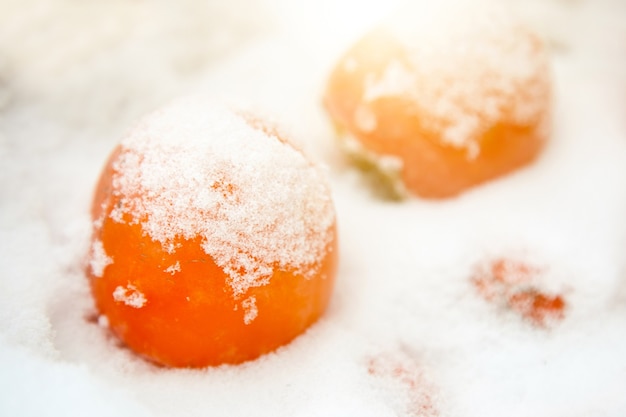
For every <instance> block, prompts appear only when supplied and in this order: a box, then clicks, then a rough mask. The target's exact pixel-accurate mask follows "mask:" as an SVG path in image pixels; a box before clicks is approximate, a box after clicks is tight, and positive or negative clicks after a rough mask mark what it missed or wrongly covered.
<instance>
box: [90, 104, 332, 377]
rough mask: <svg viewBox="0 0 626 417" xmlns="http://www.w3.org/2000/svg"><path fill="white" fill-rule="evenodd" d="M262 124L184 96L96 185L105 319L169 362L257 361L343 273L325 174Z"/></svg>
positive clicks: (94, 279)
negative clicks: (337, 273)
mask: <svg viewBox="0 0 626 417" xmlns="http://www.w3.org/2000/svg"><path fill="white" fill-rule="evenodd" d="M268 126H269V125H268V124H267V123H265V122H263V120H262V119H259V118H253V117H251V116H249V115H246V114H245V113H241V112H237V111H233V110H231V109H230V108H227V107H225V106H221V105H216V104H213V103H210V102H207V101H205V100H202V99H198V98H193V99H182V100H179V101H177V102H175V103H173V104H171V105H170V106H168V107H165V108H164V109H162V110H159V111H157V112H155V113H153V114H152V115H150V116H148V117H147V118H146V119H144V120H143V121H142V122H141V123H140V124H139V125H138V126H137V127H136V128H135V129H134V130H132V131H131V132H130V134H129V135H128V136H127V137H126V138H125V139H124V140H123V141H122V142H121V144H120V145H119V146H118V147H117V148H116V149H115V151H114V152H113V154H112V155H111V157H110V158H109V161H108V162H107V164H106V166H105V168H104V171H103V172H102V175H101V177H100V180H99V183H98V185H97V187H96V192H95V197H94V200H93V205H92V213H91V214H92V217H93V221H94V227H93V235H92V239H91V249H90V251H89V263H88V266H87V272H88V276H89V281H90V284H91V289H92V292H93V295H94V298H95V301H96V307H97V309H98V310H99V312H100V314H102V315H104V316H105V317H106V318H107V319H108V323H109V326H110V328H111V330H112V331H113V333H114V334H116V335H117V336H118V337H119V338H120V339H121V340H122V341H123V342H124V343H125V344H126V345H127V346H129V347H130V348H131V349H132V350H133V351H135V352H137V353H139V354H140V355H143V356H145V357H147V358H149V359H150V360H152V361H154V362H157V363H159V364H163V365H168V366H180V367H202V366H209V365H219V364H223V363H240V362H243V361H246V360H250V359H254V358H256V357H258V356H260V355H262V354H264V353H267V352H270V351H272V350H274V349H276V348H277V347H279V346H281V345H284V344H286V343H288V342H289V341H291V340H292V339H293V338H294V337H296V336H297V335H299V334H301V333H302V332H303V331H304V330H305V329H306V328H307V327H309V326H310V325H311V324H312V323H313V322H315V321H316V320H317V319H318V318H319V317H320V316H321V315H322V314H323V312H324V311H325V309H326V307H327V304H328V302H329V298H330V295H331V291H332V288H333V283H334V278H335V270H336V264H337V237H336V224H335V213H334V208H333V204H332V200H331V195H330V190H329V187H328V184H327V182H326V179H325V177H324V174H323V172H322V171H321V170H320V168H319V167H317V166H316V165H315V164H313V163H312V162H311V161H309V160H308V159H307V158H306V157H305V156H304V155H303V154H302V153H301V152H300V151H299V150H297V149H296V148H294V147H293V146H292V145H291V144H290V143H289V141H288V139H287V138H286V137H283V136H284V135H283V136H281V137H279V135H280V134H279V133H278V131H277V130H276V129H273V128H270V127H268Z"/></svg>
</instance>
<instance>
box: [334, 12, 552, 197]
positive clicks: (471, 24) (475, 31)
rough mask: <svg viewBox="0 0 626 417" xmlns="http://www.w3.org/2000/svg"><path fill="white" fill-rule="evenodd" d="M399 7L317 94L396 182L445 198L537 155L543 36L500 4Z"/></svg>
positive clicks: (542, 125)
mask: <svg viewBox="0 0 626 417" xmlns="http://www.w3.org/2000/svg"><path fill="white" fill-rule="evenodd" d="M446 5H448V6H449V2H442V3H440V4H437V5H430V8H429V7H427V6H424V5H422V6H421V8H418V9H408V10H402V11H401V12H400V13H399V14H398V15H397V16H395V17H393V18H391V19H389V21H388V22H385V23H383V24H381V25H380V26H379V27H377V28H375V29H374V30H372V31H371V32H369V33H368V34H366V35H365V36H364V37H363V38H361V39H360V40H359V41H358V42H356V44H354V45H353V46H352V47H350V48H349V49H348V51H347V52H346V53H345V54H344V55H343V56H342V57H341V58H340V60H339V62H338V63H337V65H336V66H335V67H334V69H333V70H332V72H331V74H330V77H329V80H328V83H327V87H326V90H325V94H324V105H325V107H326V109H327V111H328V113H329V115H330V117H331V119H332V121H333V122H334V123H335V125H336V127H337V130H338V132H339V133H340V136H341V137H342V138H343V139H344V142H343V143H344V145H345V147H346V149H347V150H348V151H349V152H350V153H351V154H353V155H355V156H356V157H357V158H358V159H359V160H361V162H362V161H363V160H365V161H366V162H367V165H368V166H371V165H374V166H375V168H376V169H377V170H378V171H381V172H382V173H383V174H385V175H386V176H387V177H391V178H393V179H394V182H393V185H394V186H395V188H396V191H397V192H398V193H399V194H407V193H410V194H414V195H417V196H422V197H427V198H445V197H451V196H454V195H457V194H459V193H461V192H463V191H464V190H466V189H468V188H470V187H473V186H475V185H477V184H480V183H483V182H485V181H488V180H490V179H494V178H497V177H499V176H501V175H504V174H506V173H508V172H511V171H513V170H515V169H518V168H520V167H522V166H524V165H526V164H528V163H530V162H531V161H533V160H534V159H535V158H536V157H537V155H538V154H539V153H540V151H541V149H542V147H543V146H544V143H545V142H546V139H547V137H548V130H549V121H550V101H551V91H550V90H551V83H550V73H549V72H550V71H549V65H548V59H547V56H546V51H545V48H544V46H543V43H542V42H541V40H540V39H539V38H538V37H537V36H536V35H534V34H533V33H532V32H530V31H529V30H528V29H527V28H526V27H524V25H522V24H521V23H519V22H517V21H516V20H515V19H514V18H513V17H512V16H511V15H509V14H507V13H506V12H505V11H503V10H501V9H499V8H497V7H496V6H485V7H479V4H478V3H475V2H473V3H471V4H470V5H465V4H464V3H459V4H457V3H455V6H454V7H446Z"/></svg>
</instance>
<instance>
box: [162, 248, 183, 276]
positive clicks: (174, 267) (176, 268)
mask: <svg viewBox="0 0 626 417" xmlns="http://www.w3.org/2000/svg"><path fill="white" fill-rule="evenodd" d="M168 252H169V251H168ZM180 271H181V269H180V262H179V261H176V263H175V264H174V265H170V266H168V267H167V268H165V270H164V271H163V272H168V273H170V274H172V275H174V274H176V273H177V272H180Z"/></svg>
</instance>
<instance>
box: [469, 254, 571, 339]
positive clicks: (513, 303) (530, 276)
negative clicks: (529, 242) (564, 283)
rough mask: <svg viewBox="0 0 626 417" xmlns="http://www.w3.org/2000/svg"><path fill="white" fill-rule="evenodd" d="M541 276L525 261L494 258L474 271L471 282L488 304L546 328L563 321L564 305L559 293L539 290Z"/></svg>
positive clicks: (565, 306) (538, 271)
mask: <svg viewBox="0 0 626 417" xmlns="http://www.w3.org/2000/svg"><path fill="white" fill-rule="evenodd" d="M542 273H543V271H542V269H540V268H537V267H534V266H532V265H528V264H527V263H525V262H521V261H515V260H510V259H506V258H498V259H496V260H494V261H492V262H490V263H487V264H486V265H482V266H481V267H479V268H477V269H476V271H475V273H474V275H473V276H472V278H471V281H472V284H473V285H474V287H475V288H476V289H477V290H478V293H479V294H480V295H481V296H482V297H483V298H484V299H485V300H487V301H488V302H490V303H493V304H497V305H499V306H501V307H504V308H506V309H508V310H511V311H514V312H516V313H517V314H519V315H520V316H521V317H522V318H523V319H524V320H526V321H529V322H530V323H532V324H534V325H536V326H539V327H546V326H548V325H549V324H551V323H554V322H557V321H560V320H562V319H563V318H565V310H566V308H567V303H566V301H565V298H564V296H563V295H562V294H550V293H547V292H544V291H543V290H542V289H541V288H540V286H539V285H538V284H537V282H536V281H537V278H538V277H539V276H540V275H541V274H542Z"/></svg>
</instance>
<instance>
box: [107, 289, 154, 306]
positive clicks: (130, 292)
mask: <svg viewBox="0 0 626 417" xmlns="http://www.w3.org/2000/svg"><path fill="white" fill-rule="evenodd" d="M113 299H114V300H115V301H117V302H118V303H124V304H126V305H127V306H129V307H133V308H141V307H143V306H144V305H146V303H147V302H148V300H147V299H146V296H145V295H144V294H143V293H142V292H141V291H139V290H138V289H137V287H135V286H134V285H133V284H128V285H126V287H122V286H121V285H118V286H117V287H115V290H114V291H113Z"/></svg>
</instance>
